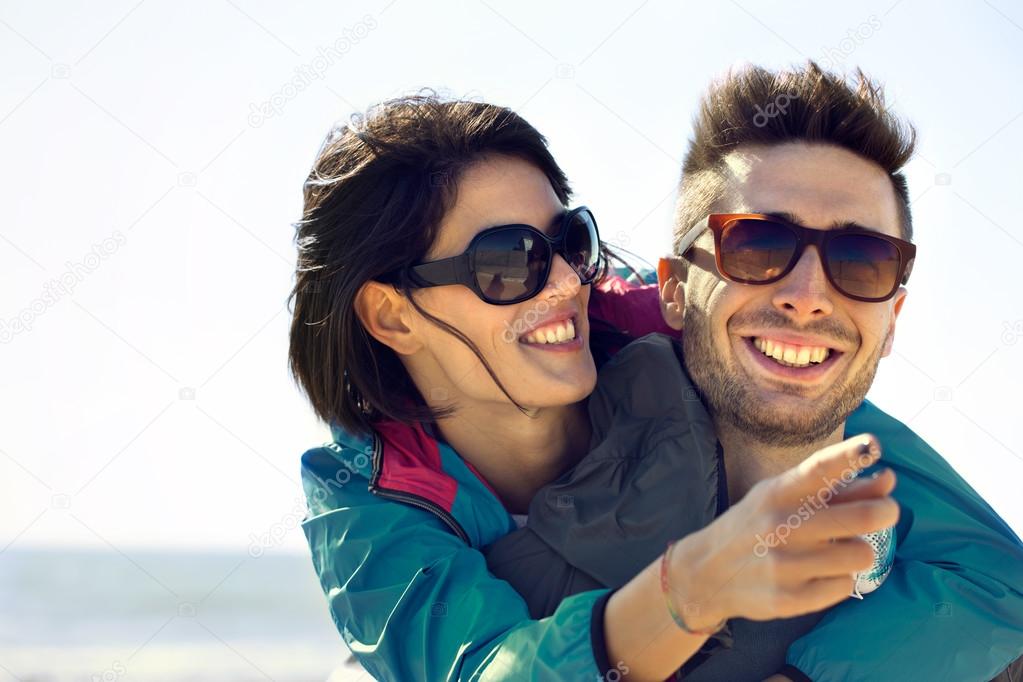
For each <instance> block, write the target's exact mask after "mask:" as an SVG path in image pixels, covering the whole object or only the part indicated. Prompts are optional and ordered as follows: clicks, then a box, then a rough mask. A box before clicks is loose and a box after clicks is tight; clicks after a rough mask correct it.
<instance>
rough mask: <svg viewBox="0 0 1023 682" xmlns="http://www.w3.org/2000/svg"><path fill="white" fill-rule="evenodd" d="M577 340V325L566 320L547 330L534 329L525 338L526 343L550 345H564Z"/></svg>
mask: <svg viewBox="0 0 1023 682" xmlns="http://www.w3.org/2000/svg"><path fill="white" fill-rule="evenodd" d="M574 338H575V323H574V322H572V320H565V321H564V322H559V323H557V324H554V325H550V326H548V327H546V328H545V329H534V330H533V331H531V332H529V333H528V334H526V335H525V336H524V337H523V341H525V342H526V343H534V344H541V345H543V344H549V343H564V342H566V341H571V340H572V339H574Z"/></svg>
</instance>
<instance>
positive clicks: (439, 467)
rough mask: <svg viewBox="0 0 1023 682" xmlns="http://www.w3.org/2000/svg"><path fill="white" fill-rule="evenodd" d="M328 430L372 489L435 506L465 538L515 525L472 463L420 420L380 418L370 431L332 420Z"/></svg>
mask: <svg viewBox="0 0 1023 682" xmlns="http://www.w3.org/2000/svg"><path fill="white" fill-rule="evenodd" d="M331 436H332V437H333V440H334V444H335V445H336V446H338V447H339V448H340V450H341V453H340V454H342V456H343V457H344V458H345V459H346V460H347V462H348V463H349V464H350V466H351V468H352V469H353V470H355V471H358V473H359V474H360V475H362V476H365V477H366V478H367V479H368V480H369V489H370V491H371V492H373V493H374V494H376V495H378V496H380V497H386V498H390V499H394V500H396V501H400V502H404V503H406V504H411V505H412V506H416V507H420V508H422V509H426V510H427V511H430V512H433V513H434V514H436V515H437V516H438V517H440V518H441V520H442V521H444V522H445V523H446V524H447V525H448V526H449V527H450V528H451V529H452V530H453V531H454V532H455V534H456V535H458V536H459V537H461V538H462V539H463V540H464V541H465V542H466V543H468V544H471V545H474V546H475V545H483V544H488V543H489V542H492V541H493V540H494V539H496V537H499V536H500V535H502V534H503V533H506V532H507V531H508V529H509V524H510V525H511V527H514V522H513V521H512V520H511V516H510V515H509V514H508V512H507V510H506V509H505V508H504V506H503V505H502V504H501V502H500V499H499V498H498V495H497V492H496V491H495V490H494V489H493V488H492V487H491V486H490V484H489V483H487V481H486V480H485V479H484V478H483V476H482V475H480V473H479V472H478V471H477V470H476V468H475V467H473V466H472V464H470V463H469V462H468V461H466V460H464V459H463V458H462V457H461V456H459V455H458V454H457V453H456V452H455V451H454V450H453V449H452V448H451V447H450V446H448V445H447V444H446V443H443V442H439V441H438V440H437V439H436V438H434V437H433V436H431V435H430V434H429V433H427V432H426V430H425V429H424V428H423V426H422V425H421V424H412V425H407V424H402V423H400V422H396V421H381V422H378V423H377V424H375V425H374V432H373V433H372V434H369V435H353V434H351V433H349V432H347V431H345V430H344V429H342V428H341V427H339V426H337V425H336V424H332V425H331Z"/></svg>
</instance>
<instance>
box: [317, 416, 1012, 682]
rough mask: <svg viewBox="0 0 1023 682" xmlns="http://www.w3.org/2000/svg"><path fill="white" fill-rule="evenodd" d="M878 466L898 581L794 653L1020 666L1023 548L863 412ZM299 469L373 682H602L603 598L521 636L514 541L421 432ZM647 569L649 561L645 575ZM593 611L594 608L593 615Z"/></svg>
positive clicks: (495, 512) (973, 498)
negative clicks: (512, 574)
mask: <svg viewBox="0 0 1023 682" xmlns="http://www.w3.org/2000/svg"><path fill="white" fill-rule="evenodd" d="M863 432H870V433H874V434H875V435H877V437H878V438H879V440H880V442H881V444H882V446H883V449H884V457H883V459H884V464H885V465H886V466H890V467H892V468H893V469H894V470H895V471H896V473H897V475H898V477H899V485H898V487H897V488H896V491H895V493H894V497H895V498H896V500H897V501H898V502H899V504H900V506H901V508H902V516H901V518H900V521H899V526H898V529H897V537H898V538H899V544H898V548H897V550H896V560H895V565H894V567H893V569H892V572H891V574H890V575H889V576H888V578H887V580H886V581H885V582H884V583H883V584H882V585H881V587H880V588H879V589H878V590H877V591H876V592H874V593H872V594H870V595H869V596H868V597H867V598H866V599H864V600H862V601H859V600H851V599H850V600H847V601H845V602H843V603H841V604H839V605H838V606H836V607H834V608H832V609H830V610H829V611H828V612H827V614H826V615H825V616H824V618H823V619H822V620H821V621H820V622H819V623H818V624H817V626H816V627H815V628H814V629H813V630H812V631H811V632H810V633H808V634H807V635H805V636H803V637H802V638H801V639H799V640H797V641H796V642H795V644H793V645H792V647H791V648H790V649H789V655H788V659H787V660H788V663H789V664H791V665H792V666H793V667H794V668H796V669H797V670H799V671H801V672H802V673H804V674H805V675H807V676H808V677H809V678H810V679H812V680H909V679H948V680H987V679H990V678H992V677H994V676H995V675H997V674H998V673H999V672H1000V671H1002V670H1003V669H1004V668H1005V667H1006V666H1007V665H1008V664H1009V663H1010V662H1012V661H1013V660H1014V659H1016V658H1017V657H1019V656H1020V655H1021V654H1023V545H1021V544H1020V541H1019V539H1018V538H1017V537H1016V536H1015V535H1014V534H1013V532H1012V531H1011V530H1010V529H1009V528H1008V526H1006V525H1005V523H1004V522H1003V521H1002V520H1001V519H1000V518H999V517H998V515H997V514H995V512H994V511H992V510H991V508H990V507H989V506H988V505H987V504H986V503H985V502H984V501H983V499H981V498H980V496H979V495H977V494H976V493H975V492H974V491H973V490H972V489H971V488H970V486H969V485H968V484H966V483H965V482H964V481H963V480H962V479H961V478H960V477H959V476H958V475H957V474H956V473H955V471H954V470H952V468H951V467H949V466H948V464H947V463H945V461H944V460H943V459H942V458H941V457H940V456H939V455H938V454H937V453H936V452H934V450H933V449H931V448H930V447H929V446H928V445H927V444H926V443H925V442H924V441H922V440H921V439H920V438H919V437H918V436H916V435H915V434H914V433H913V432H912V431H910V430H909V429H908V428H906V427H905V426H904V425H903V424H901V423H900V422H898V421H896V420H895V419H893V418H891V417H890V416H888V415H886V414H884V413H883V412H881V411H880V410H878V409H877V408H876V407H874V406H873V405H872V404H870V403H869V402H864V404H863V405H862V406H861V407H860V408H859V409H857V410H856V411H855V412H854V413H853V414H852V415H851V416H850V418H849V420H848V423H847V427H846V433H847V434H849V435H852V434H856V433H863ZM333 437H334V441H333V442H332V443H329V444H327V445H325V446H323V447H319V448H314V449H312V450H309V451H308V452H306V453H305V454H304V455H303V457H302V479H303V484H304V487H305V492H306V497H307V499H308V502H309V516H308V518H307V519H306V520H305V521H304V522H303V529H304V531H305V534H306V537H307V539H308V541H309V546H310V548H311V549H312V557H313V563H314V566H315V568H316V572H317V573H318V575H319V577H320V582H321V585H322V587H323V590H324V592H325V593H326V595H327V599H328V602H329V605H330V612H331V615H332V617H333V619H334V622H335V624H336V625H337V627H338V629H339V631H340V632H341V634H342V636H343V637H344V640H345V642H346V643H347V644H348V646H349V648H350V649H351V650H352V652H353V653H354V654H355V656H356V657H357V658H358V660H359V662H360V663H361V664H362V665H363V667H365V668H366V669H367V670H368V671H369V672H370V673H371V674H372V675H373V676H374V677H376V678H377V679H381V680H402V681H411V680H430V681H433V680H463V679H464V680H475V679H481V680H482V679H494V680H513V679H514V680H518V679H522V680H525V679H530V680H542V679H565V680H582V679H590V680H596V679H599V678H598V676H600V675H604V676H606V675H607V674H608V673H609V671H608V670H603V669H601V668H598V663H597V661H605V660H607V656H606V651H604V650H603V649H602V647H603V636H602V633H603V621H602V609H601V607H602V605H603V603H604V602H605V601H606V596H607V593H608V590H606V589H600V590H591V591H588V592H583V593H580V594H576V595H573V596H571V597H568V598H567V599H565V600H564V601H563V602H562V603H561V605H560V606H559V607H558V609H557V610H556V611H555V612H554V614H553V615H551V616H549V617H547V618H544V619H541V620H530V618H529V612H528V609H527V607H526V604H525V601H524V600H523V599H522V597H520V596H519V594H518V593H517V592H515V591H514V590H513V589H512V588H511V586H510V585H509V584H508V583H506V582H505V581H503V580H498V579H497V578H494V577H493V576H492V575H491V574H490V573H489V572H488V571H487V566H486V561H485V559H484V556H483V554H482V553H481V551H480V550H481V548H482V547H484V546H486V545H488V544H489V543H491V542H493V541H494V540H495V539H497V538H498V537H500V536H502V535H504V534H506V533H509V532H511V531H512V530H513V529H514V528H515V523H514V521H513V520H512V518H511V516H510V515H509V514H508V512H507V511H506V510H505V508H504V507H503V505H502V504H501V502H500V501H499V500H498V498H497V496H496V495H495V494H494V492H493V490H491V489H490V488H489V486H488V485H487V484H486V483H485V481H484V480H483V479H482V478H481V477H480V476H479V475H478V474H477V473H476V472H475V471H474V470H473V468H472V467H471V466H470V465H469V464H468V463H467V462H465V460H463V459H461V458H460V457H459V456H458V455H457V454H456V453H455V452H454V451H453V450H451V448H449V447H448V446H447V445H445V444H443V443H439V442H437V441H436V440H434V439H433V438H431V437H430V436H429V435H427V434H426V433H425V432H424V431H423V430H422V429H420V428H412V427H405V426H401V425H396V424H384V425H381V428H379V429H378V431H377V433H375V434H373V435H372V436H367V437H358V436H352V435H350V434H347V433H345V432H343V431H341V430H339V429H336V428H335V429H334V430H333ZM651 559H652V558H651ZM602 598H603V599H602Z"/></svg>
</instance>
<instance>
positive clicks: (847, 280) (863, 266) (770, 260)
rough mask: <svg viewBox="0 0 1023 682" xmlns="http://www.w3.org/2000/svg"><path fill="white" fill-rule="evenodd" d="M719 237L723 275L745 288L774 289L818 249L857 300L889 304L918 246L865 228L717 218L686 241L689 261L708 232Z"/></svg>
mask: <svg viewBox="0 0 1023 682" xmlns="http://www.w3.org/2000/svg"><path fill="white" fill-rule="evenodd" d="M708 228H709V229H710V230H711V231H712V232H713V233H714V255H715V259H716V261H717V268H718V272H719V273H721V276H722V277H724V278H726V279H729V280H732V281H733V282H739V283H740V284H771V283H773V282H777V281H778V280H780V279H782V278H783V277H785V276H786V275H787V274H789V273H790V272H792V268H794V267H795V266H796V263H798V262H799V259H800V257H801V256H802V255H803V250H804V249H805V248H806V247H807V246H810V245H813V246H816V247H817V251H818V252H819V253H820V259H821V264H822V265H823V266H824V275H825V276H826V277H827V278H828V281H829V282H830V283H831V286H833V287H834V288H835V290H836V291H838V292H839V293H841V294H843V295H844V296H847V297H849V298H851V299H854V300H856V301H866V302H869V303H878V302H881V301H887V300H888V299H890V298H891V297H892V296H894V295H895V292H896V291H898V289H899V285H900V284H906V283H907V282H908V281H909V275H910V273H911V272H912V270H913V259H914V258H916V246H915V245H914V244H912V243H911V242H908V241H906V240H904V239H898V238H896V237H892V236H889V235H887V234H882V233H881V232H875V231H873V230H868V229H865V228H858V227H857V228H850V229H841V230H815V229H813V228H809V227H803V226H802V225H796V224H794V223H792V222H789V221H787V220H783V219H782V218H779V217H777V216H772V215H766V214H762V213H716V214H712V215H709V216H707V218H706V220H704V221H702V222H701V223H699V224H697V225H696V226H695V227H693V229H691V230H690V231H689V233H688V234H686V236H685V237H684V238H683V239H682V241H681V242H680V243H679V246H678V254H679V255H680V256H684V255H685V253H686V251H688V250H689V249H690V247H692V245H693V242H695V241H696V238H697V237H699V236H700V234H702V233H703V231H704V230H706V229H708Z"/></svg>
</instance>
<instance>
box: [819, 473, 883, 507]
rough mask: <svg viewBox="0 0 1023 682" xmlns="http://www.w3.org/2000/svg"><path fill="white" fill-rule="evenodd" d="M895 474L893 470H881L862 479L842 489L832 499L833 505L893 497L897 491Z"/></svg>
mask: <svg viewBox="0 0 1023 682" xmlns="http://www.w3.org/2000/svg"><path fill="white" fill-rule="evenodd" d="M896 480H897V479H896V476H895V472H894V471H892V470H891V469H881V470H880V471H876V472H874V474H872V476H868V477H860V478H857V479H856V480H855V481H853V482H852V483H850V484H849V485H847V486H845V487H844V488H841V489H840V490H838V491H837V492H836V493H835V496H834V497H832V498H831V504H844V503H846V502H855V501H856V500H869V499H875V498H880V497H885V496H887V495H891V493H892V491H893V490H895V483H896Z"/></svg>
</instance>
